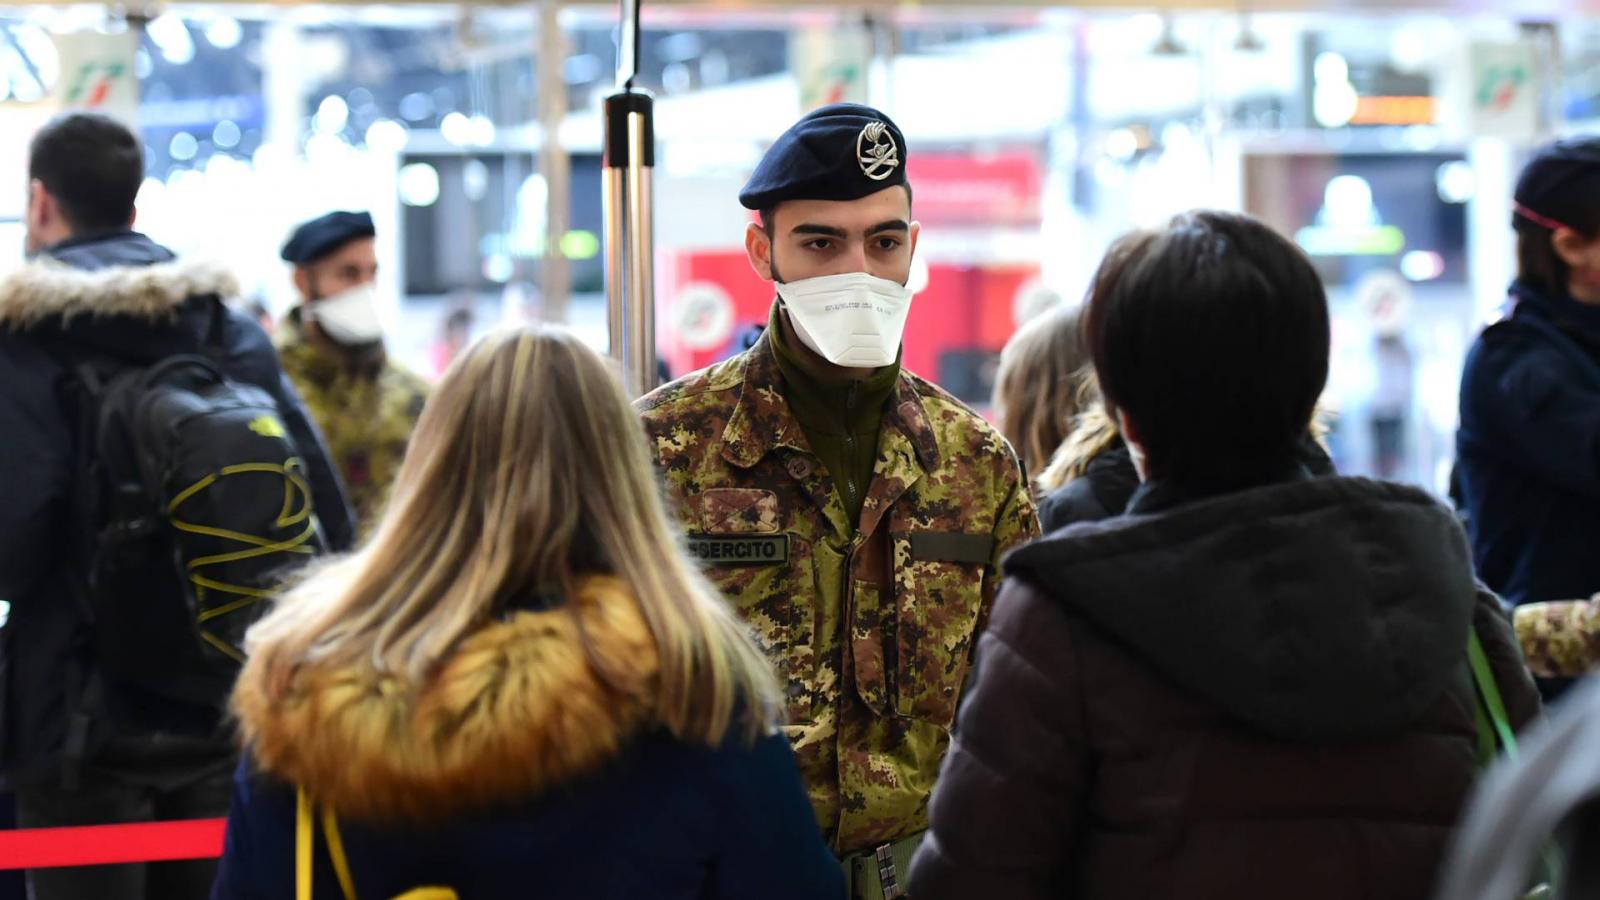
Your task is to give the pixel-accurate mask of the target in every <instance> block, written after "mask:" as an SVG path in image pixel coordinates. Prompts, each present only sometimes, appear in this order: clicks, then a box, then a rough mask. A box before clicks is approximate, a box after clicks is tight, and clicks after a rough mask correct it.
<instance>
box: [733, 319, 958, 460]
mask: <svg viewBox="0 0 1600 900" xmlns="http://www.w3.org/2000/svg"><path fill="white" fill-rule="evenodd" d="M743 366H744V371H743V375H742V377H741V379H740V381H741V387H740V391H739V402H738V404H737V405H736V406H735V407H734V409H733V414H732V415H731V416H729V417H728V424H727V426H726V427H724V429H723V431H722V456H723V458H724V459H726V460H727V461H728V462H729V463H732V464H733V465H735V466H738V467H739V468H741V469H748V468H751V467H752V466H754V465H755V464H756V463H758V462H760V461H761V460H762V459H764V458H765V457H766V455H767V454H769V453H771V452H772V451H774V450H776V449H778V448H780V447H782V448H786V449H789V450H794V451H796V452H799V453H811V452H812V451H811V445H810V442H808V441H807V440H806V436H805V433H804V431H802V430H801V428H800V422H799V420H798V419H796V418H795V416H794V413H793V412H792V411H790V409H789V402H788V401H787V400H786V399H784V395H783V378H782V376H781V375H780V374H779V371H778V360H777V357H776V356H775V355H774V354H773V352H772V344H771V342H770V339H769V338H768V337H767V336H765V335H763V336H762V337H761V339H760V340H759V341H757V342H756V345H755V346H754V347H752V348H750V350H749V351H748V352H746V353H745V355H744V363H743ZM883 427H884V428H894V429H896V430H898V431H899V432H900V433H901V434H903V435H904V436H905V438H906V440H908V441H909V442H910V443H911V446H912V448H913V449H914V450H915V451H916V454H917V460H918V462H920V463H921V464H922V468H923V470H924V471H932V470H933V469H935V468H937V467H938V465H939V441H938V438H937V437H935V435H934V433H933V425H932V423H930V422H929V421H928V414H927V411H926V410H925V409H923V405H922V396H921V394H919V393H918V392H917V385H916V380H915V379H914V377H913V376H912V375H911V374H910V373H908V372H906V371H905V370H903V369H902V370H901V372H900V378H899V380H898V381H897V382H896V384H895V389H894V394H893V395H892V396H891V397H890V400H889V405H888V407H886V408H885V409H884V415H883Z"/></svg>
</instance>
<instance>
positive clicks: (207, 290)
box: [0, 257, 239, 330]
mask: <svg viewBox="0 0 1600 900" xmlns="http://www.w3.org/2000/svg"><path fill="white" fill-rule="evenodd" d="M238 293H239V282H238V280H237V279H235V278H234V277H233V275H232V274H231V273H229V272H228V271H227V270H226V269H224V268H223V267H221V266H220V265H217V264H215V263H207V262H181V261H177V260H174V261H171V262H160V263H153V264H150V265H131V266H128V265H124V266H111V267H107V268H102V269H83V268H76V267H74V266H72V265H69V264H68V263H66V262H63V261H61V260H59V259H56V258H51V257H44V258H40V259H38V260H35V261H33V262H30V263H28V264H27V265H25V266H23V267H22V268H21V269H19V270H18V271H16V272H13V273H12V274H11V275H9V276H7V277H6V278H4V279H0V328H7V329H12V330H22V329H27V328H30V327H32V326H34V325H37V324H39V323H40V322H43V321H45V320H47V319H51V318H60V319H61V320H63V322H68V321H71V320H72V319H74V318H76V317H78V316H84V315H88V316H95V317H101V316H127V317H130V318H134V319H141V320H169V319H172V318H174V317H176V316H177V314H178V311H179V309H180V308H181V307H182V306H183V304H184V303H185V302H186V301H187V300H189V299H190V298H191V297H202V296H212V297H219V298H228V297H234V296H237V295H238Z"/></svg>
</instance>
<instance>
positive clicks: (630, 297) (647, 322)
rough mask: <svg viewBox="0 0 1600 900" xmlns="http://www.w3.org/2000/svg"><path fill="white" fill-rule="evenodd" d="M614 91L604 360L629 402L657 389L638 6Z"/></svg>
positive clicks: (647, 112) (650, 106)
mask: <svg viewBox="0 0 1600 900" xmlns="http://www.w3.org/2000/svg"><path fill="white" fill-rule="evenodd" d="M621 5H622V19H621V33H622V37H621V41H620V48H619V49H620V52H619V54H618V56H619V59H618V63H617V86H618V88H619V91H618V92H617V93H615V94H612V95H611V96H609V97H607V98H606V103H605V162H604V168H605V181H604V186H603V193H604V199H605V212H606V227H605V233H606V299H607V303H608V304H609V306H608V309H607V324H608V325H609V328H610V337H611V355H612V356H613V357H615V358H616V359H617V360H618V361H619V362H621V364H622V370H623V376H624V379H625V384H626V385H627V388H628V390H629V391H631V392H632V393H633V394H634V395H635V396H639V395H642V394H644V393H647V392H648V391H650V390H651V389H652V388H654V387H655V383H656V343H655V341H656V335H655V291H654V277H653V274H652V273H653V270H654V264H655V259H654V255H653V253H654V245H655V239H654V222H653V220H652V216H651V209H650V206H651V202H650V201H651V190H652V184H651V170H652V169H653V168H654V167H655V124H654V112H653V111H654V103H653V102H652V100H651V99H650V95H648V94H646V93H644V92H643V91H637V90H634V88H633V80H634V78H635V77H637V75H638V73H639V0H622V3H621Z"/></svg>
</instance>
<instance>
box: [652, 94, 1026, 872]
mask: <svg viewBox="0 0 1600 900" xmlns="http://www.w3.org/2000/svg"><path fill="white" fill-rule="evenodd" d="M904 161H905V144H904V140H903V138H902V137H901V135H900V132H899V130H898V129H896V128H895V127H894V125H893V123H891V122H889V120H888V119H887V117H885V116H883V114H882V113H879V112H877V111H876V110H872V109H869V108H866V107H861V106H854V105H847V104H840V105H835V106H831V107H825V108H823V109H821V110H819V111H817V112H816V113H813V114H812V115H810V116H808V117H807V118H805V119H802V120H801V121H800V122H799V123H798V124H797V125H796V126H795V127H794V128H792V129H790V131H789V132H788V133H786V134H785V135H784V136H783V137H782V138H781V139H780V140H779V141H778V142H777V143H776V144H774V146H773V147H772V149H771V150H770V151H769V152H768V153H767V155H766V157H765V159H764V160H763V161H762V163H761V165H760V166H759V167H758V168H757V170H756V172H755V174H754V175H753V176H752V178H751V180H750V183H749V184H748V185H747V186H746V188H745V190H744V191H743V192H742V193H741V195H740V200H741V202H742V203H743V204H744V205H745V206H746V207H747V208H749V209H752V210H757V211H760V213H761V218H762V224H761V225H754V224H752V225H751V226H750V229H749V232H748V234H747V236H746V243H747V248H748V249H749V251H750V256H751V261H752V264H753V265H754V266H755V267H756V270H757V272H758V273H759V274H761V275H762V276H763V277H765V278H767V279H768V280H771V281H774V282H775V283H776V288H777V291H778V293H779V297H780V299H779V300H778V301H777V302H775V303H774V305H773V309H772V312H771V320H770V323H769V326H768V328H767V330H766V333H765V334H764V335H763V336H762V337H761V338H760V339H759V340H758V341H757V342H756V344H755V346H754V347H753V348H751V349H750V350H749V351H747V352H745V353H743V354H740V355H739V356H736V357H734V358H733V359H730V360H728V361H726V362H723V363H721V364H719V365H716V366H713V367H712V368H710V369H707V370H705V371H702V372H698V373H695V374H692V375H689V376H687V377H686V378H684V379H682V380H679V381H677V382H674V383H672V384H669V385H667V386H665V387H663V388H661V389H659V390H657V391H655V392H654V393H652V394H650V395H648V396H647V397H645V398H644V399H643V400H641V401H640V404H639V405H640V408H641V410H642V412H643V416H644V420H645V424H646V427H647V430H648V431H649V434H650V436H651V439H652V447H653V449H654V451H655V453H656V455H657V459H658V462H659V464H660V467H661V470H662V472H663V474H664V476H665V478H666V481H667V484H668V489H669V491H670V492H671V494H672V495H673V498H674V500H675V502H676V504H677V507H678V510H679V512H680V515H681V517H682V520H683V522H684V524H685V527H686V530H687V531H688V532H689V533H690V537H689V541H690V549H691V550H692V551H693V552H694V553H695V554H696V555H697V556H698V557H699V558H700V559H701V560H702V561H703V562H704V564H705V566H706V567H707V570H708V571H709V573H710V575H711V577H712V578H713V579H714V580H715V581H716V582H717V584H718V585H719V586H720V587H721V589H722V590H723V592H724V593H725V594H726V595H727V596H728V598H729V600H730V601H731V602H732V604H733V605H734V606H735V608H736V609H737V610H738V611H739V612H740V613H741V614H742V615H743V616H744V617H745V618H746V619H747V620H748V621H749V622H750V623H751V625H752V627H753V629H754V631H755V633H756V635H757V637H758V639H759V640H760V642H761V643H762V645H763V647H764V648H765V649H766V651H767V653H768V655H769V656H770V658H771V659H772V660H773V662H774V663H775V664H776V665H777V667H778V669H779V671H780V674H781V676H782V677H783V678H784V679H785V682H786V684H787V687H788V710H787V718H786V722H787V724H786V726H785V730H786V732H787V733H788V735H789V737H790V739H791V742H792V743H793V745H794V748H795V751H796V753H797V755H798V757H799V761H800V767H801V771H802V773H803V774H804V776H805V778H806V782H807V787H808V789H809V791H810V793H811V798H812V802H813V805H814V806H815V808H816V812H817V817H818V820H819V822H820V823H821V826H822V829H823V832H824V834H825V835H826V837H827V838H828V840H829V841H830V842H831V844H832V846H833V848H834V850H835V852H837V853H839V854H840V856H841V857H842V859H843V862H844V865H845V871H846V874H847V876H848V877H849V879H850V881H851V883H852V888H851V891H852V895H853V896H855V897H866V898H876V897H894V896H899V895H900V894H899V889H898V888H897V887H896V883H897V879H898V878H901V877H903V872H904V870H905V866H906V864H907V862H908V860H909V858H910V854H911V852H912V851H914V850H915V847H916V843H917V841H918V840H919V839H920V836H921V833H922V832H923V831H924V830H925V829H926V827H927V804H928V797H929V794H930V792H931V791H932V788H933V782H934V778H935V776H936V775H937V773H938V770H939V763H940V760H941V759H942V758H943V756H944V753H945V749H946V746H947V744H948V741H949V729H950V726H951V723H952V721H953V719H954V716H955V712H956V705H957V703H958V701H959V699H960V696H961V691H962V686H963V682H964V680H965V678H966V675H967V671H968V665H969V663H970V660H971V656H972V650H973V646H974V643H975V639H976V636H977V634H978V632H979V631H980V630H981V629H982V627H983V623H984V620H985V617H986V616H987V614H988V610H989V606H990V603H991V601H992V599H993V597H994V592H995V588H996V586H997V585H998V583H999V581H1000V560H1001V558H1002V557H1003V556H1004V555H1005V553H1006V552H1007V551H1008V550H1010V549H1012V548H1013V547H1015V546H1017V545H1018V544H1020V543H1022V542H1024V541H1027V540H1030V539H1032V538H1033V537H1035V536H1037V534H1038V524H1037V519H1036V516H1035V512H1034V508H1033V505H1032V501H1031V500H1030V498H1029V494H1028V490H1027V486H1026V485H1025V484H1024V482H1023V480H1022V474H1021V470H1020V467H1019V465H1018V463H1017V459H1016V456H1015V455H1014V454H1013V453H1012V450H1011V448H1010V446H1008V445H1007V444H1006V442H1005V440H1004V439H1003V438H1002V437H1001V436H1000V435H999V433H998V432H996V431H995V430H994V429H993V428H991V427H990V426H989V425H988V424H987V423H986V422H985V421H984V420H983V419H982V418H981V417H979V416H978V415H977V414H975V413H973V412H972V411H971V410H970V409H968V408H967V407H966V406H964V405H962V404H961V403H960V402H959V401H958V400H956V399H955V398H954V397H952V396H951V395H949V394H948V393H946V392H945V391H943V390H941V389H940V388H938V387H936V386H934V385H932V384H930V383H928V382H927V381H924V380H923V379H921V378H918V377H917V376H915V375H913V374H911V373H910V372H907V371H904V370H902V369H901V368H900V365H899V358H898V351H899V344H900V334H901V331H902V329H903V325H904V321H905V315H906V311H907V307H908V306H909V304H910V293H909V291H906V290H905V289H904V287H903V285H904V283H905V281H906V278H907V275H908V273H909V269H910V262H911V253H912V250H913V248H914V246H915V242H916V237H917V233H918V230H919V228H918V226H917V225H916V223H914V222H911V221H909V220H910V212H911V210H910V190H909V187H908V186H907V185H906V183H905V174H904V171H905V170H904ZM780 269H781V272H780ZM897 870H898V872H897Z"/></svg>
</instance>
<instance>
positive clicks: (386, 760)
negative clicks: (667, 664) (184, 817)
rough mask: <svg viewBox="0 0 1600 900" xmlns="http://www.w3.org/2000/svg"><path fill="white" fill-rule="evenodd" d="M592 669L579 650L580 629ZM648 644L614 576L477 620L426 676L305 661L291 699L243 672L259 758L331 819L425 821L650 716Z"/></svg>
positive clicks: (598, 745)
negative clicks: (412, 678) (531, 606)
mask: <svg viewBox="0 0 1600 900" xmlns="http://www.w3.org/2000/svg"><path fill="white" fill-rule="evenodd" d="M580 628H581V630H582V633H583V635H584V636H585V637H586V638H587V639H588V641H589V645H590V647H591V649H592V651H593V653H594V656H595V657H596V658H597V660H598V662H599V664H600V666H601V667H602V668H603V669H604V670H605V671H606V672H607V673H608V674H609V675H610V676H611V677H612V678H613V679H615V680H617V681H618V682H619V683H617V684H615V685H612V684H609V683H607V682H606V681H605V680H603V679H602V678H601V677H600V676H599V675H598V674H597V672H596V670H595V666H594V665H592V664H591V662H590V659H589V657H588V656H587V655H586V654H585V652H584V649H583V644H581V643H580V641H579V630H580ZM658 662H659V661H658V658H657V653H656V647H655V641H654V638H653V637H652V635H651V632H650V629H649V627H648V625H647V623H646V622H645V620H644V616H643V613H642V612H641V611H640V609H639V606H638V603H637V601H636V600H635V599H634V598H633V596H632V595H631V593H630V592H629V591H628V590H627V589H626V588H625V587H624V586H623V585H622V583H621V582H620V581H617V580H616V579H611V578H596V579H591V580H589V581H587V582H585V583H584V584H583V586H582V588H581V589H580V590H579V591H578V595H577V596H576V597H574V598H573V599H572V600H571V601H569V603H568V604H567V605H566V606H564V607H562V608H559V609H555V610H550V611H544V612H520V613H517V614H515V615H514V616H512V617H511V618H510V619H509V620H507V621H504V622H496V623H493V624H491V625H488V626H486V627H485V628H484V629H483V630H481V631H479V632H478V633H476V634H474V635H473V636H472V637H470V638H468V639H467V640H465V641H464V642H462V644H461V646H460V648H459V649H458V650H457V651H456V652H455V654H454V655H453V656H451V658H450V659H449V660H448V661H447V662H446V663H445V664H444V666H443V668H442V669H441V670H440V671H439V672H438V674H437V675H435V676H433V677H432V678H431V679H430V680H429V681H428V682H427V683H424V684H411V683H408V682H407V681H406V680H405V679H403V678H400V677H396V676H391V675H379V674H377V673H375V672H373V671H371V670H370V669H354V668H347V669H341V670H328V669H318V668H316V667H315V666H308V667H307V668H306V669H304V670H302V671H301V672H300V673H299V674H298V675H297V676H296V680H295V683H294V686H293V688H292V689H291V691H290V692H289V695H288V696H286V697H283V698H281V699H277V700H273V699H271V698H268V697H267V696H266V695H265V693H264V692H263V691H262V690H261V686H260V684H259V683H258V682H255V681H252V680H250V679H249V678H248V673H247V677H246V678H244V679H241V680H240V683H239V686H238V688H237V689H236V690H235V693H234V710H235V713H236V714H237V716H238V718H239V722H240V726H241V733H242V735H243V737H244V740H245V743H246V745H247V746H248V747H249V749H250V752H251V754H252V755H253V757H254V759H255V761H256V764H257V765H258V766H259V767H260V768H261V770H262V771H264V772H266V773H268V774H270V775H272V776H273V777H275V778H277V779H279V780H282V781H285V782H288V783H289V784H293V785H296V786H299V787H303V788H305V789H306V791H307V792H308V793H309V794H310V795H311V796H312V797H313V798H314V799H315V801H316V802H317V803H318V804H321V805H323V806H325V807H328V808H330V809H332V810H333V811H334V812H336V813H338V814H339V815H340V816H343V817H346V818H351V819H356V820H368V821H397V820H401V821H419V820H420V821H426V820H433V819H437V818H440V817H448V816H450V815H453V814H459V813H465V812H470V811H473V810H480V809H485V808H488V807H492V806H496V805H500V804H504V803H506V802H508V801H509V802H516V801H517V800H521V799H526V798H528V797H531V796H534V795H537V794H539V793H541V792H542V791H544V790H545V789H547V788H550V787H552V786H554V785H558V784H561V783H563V782H566V781H570V780H572V779H574V778H578V777H581V776H583V775H585V774H588V773H590V772H592V771H594V770H595V769H597V768H599V767H600V766H602V765H603V764H604V763H606V762H607V761H608V760H610V759H612V758H614V757H615V756H616V755H617V753H618V751H619V750H620V749H621V747H622V745H623V743H624V742H625V741H626V740H627V739H628V737H629V736H630V735H632V734H634V733H636V732H637V731H639V730H640V729H641V728H643V727H644V726H645V725H646V724H647V723H648V722H649V721H650V720H651V719H652V718H653V716H654V713H655V708H654V707H655V703H654V699H655V694H656V685H657V676H658Z"/></svg>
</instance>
